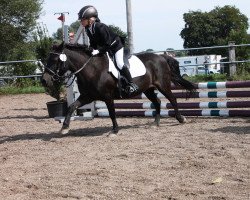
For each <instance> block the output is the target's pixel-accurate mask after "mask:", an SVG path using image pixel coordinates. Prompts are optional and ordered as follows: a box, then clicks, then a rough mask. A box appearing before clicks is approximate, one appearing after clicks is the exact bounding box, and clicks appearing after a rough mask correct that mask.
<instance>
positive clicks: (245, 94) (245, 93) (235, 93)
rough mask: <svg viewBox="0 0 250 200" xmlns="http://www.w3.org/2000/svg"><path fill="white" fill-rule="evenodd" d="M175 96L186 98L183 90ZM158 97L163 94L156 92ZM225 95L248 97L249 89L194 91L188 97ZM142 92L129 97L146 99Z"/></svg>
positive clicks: (218, 96) (219, 96)
mask: <svg viewBox="0 0 250 200" xmlns="http://www.w3.org/2000/svg"><path fill="white" fill-rule="evenodd" d="M173 94H174V96H175V97H176V98H186V97H187V96H186V93H185V92H175V93H173ZM156 95H157V97H158V98H164V97H165V96H164V95H163V94H162V93H160V92H156ZM227 97H233V98H236V97H250V91H244V90H243V91H219V92H218V91H211V92H194V93H193V95H190V96H189V98H227ZM146 98H147V97H146V96H145V95H144V94H141V95H137V96H135V97H133V98H131V99H146Z"/></svg>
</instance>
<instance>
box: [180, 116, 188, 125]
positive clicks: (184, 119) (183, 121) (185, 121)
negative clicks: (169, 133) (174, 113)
mask: <svg viewBox="0 0 250 200" xmlns="http://www.w3.org/2000/svg"><path fill="white" fill-rule="evenodd" d="M181 123H182V124H185V123H187V119H186V117H184V116H182V120H181Z"/></svg>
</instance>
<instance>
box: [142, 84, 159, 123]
mask: <svg viewBox="0 0 250 200" xmlns="http://www.w3.org/2000/svg"><path fill="white" fill-rule="evenodd" d="M154 90H155V88H149V89H148V90H146V91H145V92H144V94H145V95H146V97H147V98H148V99H149V100H150V101H151V102H152V103H153V105H154V107H155V112H156V113H155V121H154V124H156V125H157V126H159V125H160V112H161V100H160V99H159V98H158V97H157V95H156V94H155V92H154Z"/></svg>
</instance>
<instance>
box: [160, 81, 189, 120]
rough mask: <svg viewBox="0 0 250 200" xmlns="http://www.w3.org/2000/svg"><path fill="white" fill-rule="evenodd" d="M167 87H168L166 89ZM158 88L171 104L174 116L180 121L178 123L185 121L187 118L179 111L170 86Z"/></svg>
mask: <svg viewBox="0 0 250 200" xmlns="http://www.w3.org/2000/svg"><path fill="white" fill-rule="evenodd" d="M166 88H168V89H166ZM158 90H159V91H160V92H161V93H162V94H163V95H164V96H165V97H166V98H167V99H168V100H169V101H170V103H171V104H172V106H173V108H174V111H175V118H176V119H177V120H178V121H179V122H180V123H185V122H186V121H187V120H186V118H185V117H184V116H182V115H181V114H180V112H179V109H178V106H177V101H176V98H175V96H174V94H173V93H172V91H171V87H170V86H169V87H164V89H162V88H158Z"/></svg>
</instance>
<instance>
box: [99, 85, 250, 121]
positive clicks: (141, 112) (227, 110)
mask: <svg viewBox="0 0 250 200" xmlns="http://www.w3.org/2000/svg"><path fill="white" fill-rule="evenodd" d="M195 87H196V89H197V90H198V89H202V90H205V89H208V91H197V92H195V93H194V94H193V95H191V96H190V97H189V98H207V99H209V98H222V99H223V98H248V100H242V101H241V100H238V99H237V101H225V100H224V101H218V102H216V101H212V102H210V101H208V102H180V103H178V108H179V109H182V110H179V111H180V113H181V114H182V115H184V116H225V117H250V109H245V108H250V99H249V97H250V89H249V90H248V89H244V90H241V89H240V90H231V91H230V90H228V91H210V89H216V88H250V81H228V82H204V83H197V84H195ZM172 89H174V90H175V89H176V90H177V89H179V90H180V89H181V90H183V88H180V87H178V86H175V87H173V88H172ZM156 94H157V97H158V98H165V97H164V95H163V94H161V93H160V92H159V91H156ZM173 94H174V96H175V97H176V98H186V92H180V91H177V92H176V91H175V92H173ZM145 98H146V96H145V95H144V94H141V95H138V96H136V97H134V98H133V99H145ZM115 108H116V109H117V110H116V115H117V116H120V117H135V116H137V117H153V116H155V113H156V112H155V110H154V105H153V104H152V103H151V102H140V103H137V102H134V103H131V102H128V99H126V102H125V103H124V102H119V100H118V101H116V102H115ZM216 108H218V109H216ZM237 108H242V110H240V109H237ZM136 109H137V110H136ZM161 109H162V110H161V113H160V114H161V116H162V117H175V112H174V110H173V107H172V105H171V104H170V103H169V102H161ZM170 109H171V110H170ZM95 110H96V113H97V114H96V115H97V116H99V117H108V116H109V114H108V111H107V109H106V105H105V104H104V103H103V102H100V101H97V102H95Z"/></svg>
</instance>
